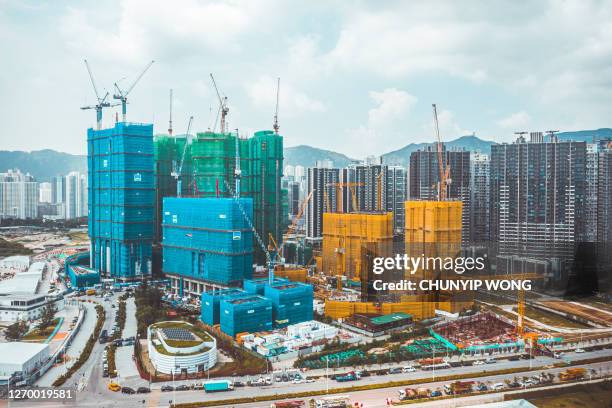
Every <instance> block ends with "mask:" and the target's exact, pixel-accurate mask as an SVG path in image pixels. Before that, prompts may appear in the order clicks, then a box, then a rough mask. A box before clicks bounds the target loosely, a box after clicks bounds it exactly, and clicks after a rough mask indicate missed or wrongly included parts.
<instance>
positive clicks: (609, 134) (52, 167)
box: [0, 128, 612, 181]
mask: <svg viewBox="0 0 612 408" xmlns="http://www.w3.org/2000/svg"><path fill="white" fill-rule="evenodd" d="M558 137H559V139H560V140H575V141H586V142H592V141H596V140H601V139H608V138H610V139H612V128H601V129H594V130H580V131H575V132H562V133H559V134H558ZM444 144H445V146H446V148H447V149H465V150H469V151H480V152H482V153H489V152H490V151H491V145H493V144H495V142H493V141H490V140H483V139H480V138H478V137H476V136H474V135H468V136H461V137H459V138H457V139H454V140H450V141H445V142H444ZM428 146H433V143H410V144H408V145H406V146H404V147H402V148H401V149H398V150H394V151H391V152H388V153H385V154H383V155H382V157H383V163H385V164H389V165H399V166H407V165H408V162H409V160H410V153H412V152H414V151H416V150H419V149H425V148H427V147H428ZM284 155H285V165H292V166H297V165H300V166H304V167H313V166H314V165H315V163H316V162H317V161H321V160H331V161H332V162H333V164H334V166H335V167H346V166H348V165H349V164H351V163H355V162H359V161H360V160H358V159H353V158H350V157H348V156H346V155H344V154H342V153H338V152H334V151H332V150H325V149H319V148H316V147H312V146H307V145H300V146H294V147H286V148H285V149H284ZM14 168H18V169H19V170H21V171H22V172H24V173H26V172H27V173H30V174H32V175H33V176H34V177H35V178H36V180H38V181H49V180H50V179H51V177H53V176H55V175H59V174H62V175H64V174H67V173H69V172H71V171H78V172H82V173H86V172H87V157H86V156H85V155H73V154H69V153H63V152H58V151H55V150H51V149H45V150H34V151H32V152H24V151H8V150H0V172H5V171H6V170H8V169H14Z"/></svg>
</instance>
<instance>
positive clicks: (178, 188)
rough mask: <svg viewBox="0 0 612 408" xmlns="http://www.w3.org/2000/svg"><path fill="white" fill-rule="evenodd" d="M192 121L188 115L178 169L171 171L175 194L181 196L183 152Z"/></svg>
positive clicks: (185, 149) (191, 117) (187, 141)
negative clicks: (174, 181) (174, 183)
mask: <svg viewBox="0 0 612 408" xmlns="http://www.w3.org/2000/svg"><path fill="white" fill-rule="evenodd" d="M192 123H193V116H190V117H189V123H188V124H187V134H186V135H185V145H184V146H183V154H182V155H181V161H180V163H179V166H178V169H177V170H176V171H173V172H172V173H171V175H172V177H174V179H175V180H176V196H177V197H180V196H181V190H182V187H183V180H182V179H181V173H182V171H183V164H184V163H185V154H186V153H187V145H188V144H189V142H190V139H189V136H190V134H189V132H190V131H191V124H192Z"/></svg>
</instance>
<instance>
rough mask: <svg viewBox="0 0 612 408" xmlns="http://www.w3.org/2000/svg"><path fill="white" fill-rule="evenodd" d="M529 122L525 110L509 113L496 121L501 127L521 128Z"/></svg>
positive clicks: (529, 119) (529, 117) (529, 118)
mask: <svg viewBox="0 0 612 408" xmlns="http://www.w3.org/2000/svg"><path fill="white" fill-rule="evenodd" d="M530 123H531V116H529V114H528V113H527V112H525V111H520V112H516V113H513V114H511V115H510V116H507V117H505V118H502V119H500V120H498V121H497V125H498V126H499V127H501V128H503V129H510V130H522V129H523V128H524V127H525V126H528V125H529V124H530Z"/></svg>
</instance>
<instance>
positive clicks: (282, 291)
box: [264, 282, 313, 327]
mask: <svg viewBox="0 0 612 408" xmlns="http://www.w3.org/2000/svg"><path fill="white" fill-rule="evenodd" d="M264 295H265V297H266V298H268V299H270V300H271V301H272V310H273V320H274V326H275V327H285V326H288V325H290V324H296V323H300V322H305V321H309V320H312V319H313V305H312V301H313V289H312V285H309V284H305V283H300V282H282V283H274V284H272V286H270V285H266V286H265V289H264Z"/></svg>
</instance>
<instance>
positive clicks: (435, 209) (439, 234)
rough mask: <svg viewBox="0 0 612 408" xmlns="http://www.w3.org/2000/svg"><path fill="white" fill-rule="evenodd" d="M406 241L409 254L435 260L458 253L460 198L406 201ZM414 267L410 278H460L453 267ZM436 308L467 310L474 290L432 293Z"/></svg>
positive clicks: (460, 225)
mask: <svg viewBox="0 0 612 408" xmlns="http://www.w3.org/2000/svg"><path fill="white" fill-rule="evenodd" d="M404 206H405V209H406V227H405V228H406V229H405V234H404V236H405V242H406V254H407V255H408V256H410V257H421V256H423V257H426V258H434V259H444V258H457V257H459V256H461V229H462V208H463V204H462V203H461V201H407V202H406V203H405V205H404ZM434 265H435V262H433V263H432V265H430V266H429V267H425V268H423V269H419V270H417V271H416V272H415V273H414V274H412V275H410V276H406V278H412V279H427V280H438V279H440V280H444V279H459V278H460V276H459V275H457V274H456V273H455V272H454V271H452V270H446V269H441V268H439V267H437V266H434ZM432 296H433V298H432V299H431V301H433V302H436V308H437V309H440V310H444V311H447V312H451V313H456V312H459V311H461V310H464V309H468V308H470V307H471V306H472V304H473V293H472V292H469V291H461V292H444V291H439V292H435V293H434V294H432Z"/></svg>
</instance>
